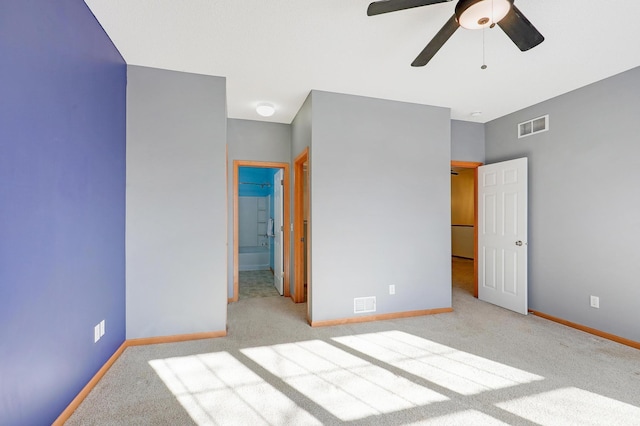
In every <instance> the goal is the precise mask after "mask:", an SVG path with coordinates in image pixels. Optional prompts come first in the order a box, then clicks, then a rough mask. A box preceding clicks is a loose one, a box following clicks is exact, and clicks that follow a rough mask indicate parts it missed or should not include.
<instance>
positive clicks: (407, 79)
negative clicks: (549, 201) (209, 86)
mask: <svg viewBox="0 0 640 426" xmlns="http://www.w3.org/2000/svg"><path fill="white" fill-rule="evenodd" d="M85 1H86V3H87V4H88V6H89V7H90V8H91V10H92V11H93V13H94V14H95V16H96V18H97V19H98V21H99V22H100V24H101V25H102V26H103V27H104V29H105V31H106V32H107V34H108V35H109V36H110V37H111V39H112V40H113V42H114V44H115V45H116V47H117V48H118V50H119V51H120V53H121V54H122V56H123V57H124V59H125V61H126V62H127V63H128V64H130V65H142V66H148V67H156V68H164V69H168V70H176V71H185V72H191V73H198V74H207V75H215V76H223V77H226V78H227V106H228V115H229V117H230V118H242V119H249V120H263V121H273V122H280V123H290V122H291V120H292V119H293V118H294V117H295V114H296V113H297V112H298V109H299V108H300V106H301V105H302V103H303V101H304V100H305V98H306V96H307V95H308V93H309V91H310V90H314V89H315V90H325V91H331V92H339V93H347V94H354V95H362V96H370V97H375V98H383V99H392V100H398V101H405V102H413V103H420V104H427V105H437V106H443V107H449V108H451V117H452V118H454V119H459V120H467V121H477V122H486V121H489V120H492V119H495V118H498V117H501V116H503V115H505V114H508V113H511V112H513V111H517V110H519V109H522V108H524V107H527V106H529V105H532V104H535V103H538V102H540V101H543V100H546V99H549V98H551V97H554V96H557V95H560V94H562V93H566V92H568V91H571V90H573V89H576V88H579V87H582V86H584V85H586V84H589V83H592V82H595V81H598V80H601V79H603V78H606V77H609V76H611V75H614V74H617V73H619V72H622V71H625V70H628V69H631V68H634V67H636V66H639V65H640V25H639V24H638V18H640V2H639V1H637V0H618V1H605V0H599V1H595V0H562V1H561V0H516V1H515V4H516V5H517V6H518V8H519V9H520V10H521V11H522V12H523V13H524V14H525V16H526V17H527V18H528V19H529V20H530V21H531V22H532V23H533V24H534V25H535V27H536V28H537V29H538V30H539V31H540V32H541V33H542V34H543V35H544V36H545V39H546V40H545V41H544V42H543V43H542V44H541V45H539V46H537V47H535V48H533V49H532V50H530V51H528V52H524V53H523V52H520V50H518V48H516V46H515V45H514V44H513V43H512V42H511V40H510V39H509V38H508V37H507V36H506V34H504V33H503V32H502V30H501V29H499V28H498V27H495V28H494V29H492V30H486V31H485V50H486V60H485V62H486V64H487V65H488V68H487V69H486V70H481V69H480V66H481V65H482V62H483V61H482V50H483V49H482V30H476V31H470V30H465V29H462V28H460V29H459V30H458V31H457V32H456V33H455V34H454V35H453V36H452V37H451V39H449V41H448V42H447V44H445V46H444V47H443V48H442V49H441V50H440V51H439V52H438V54H437V55H436V56H435V57H434V58H433V60H432V61H431V62H430V63H429V64H427V65H426V66H425V67H422V68H414V67H411V66H410V64H411V62H412V61H413V59H414V58H415V57H416V56H417V55H418V53H420V51H421V50H422V49H423V48H424V46H425V45H426V44H427V43H428V42H429V40H431V38H432V37H433V35H434V34H435V33H436V32H437V31H438V30H439V29H440V28H441V27H442V25H443V24H444V22H445V21H446V20H447V19H448V18H449V17H450V16H451V15H452V14H453V10H454V8H455V2H447V3H440V4H436V5H431V6H425V7H420V8H414V9H409V10H404V11H399V12H393V13H388V14H384V15H378V16H374V17H368V16H367V15H366V10H367V6H368V4H369V3H370V0H349V1H346V0H85ZM634 90H638V88H634ZM264 101H267V102H271V103H273V104H274V105H275V106H276V108H277V112H276V114H275V115H274V116H273V117H270V118H268V119H265V118H262V117H260V116H258V115H257V113H256V112H255V106H256V104H257V103H259V102H264ZM474 111H482V115H480V116H478V117H472V116H471V115H470V114H471V113H472V112H474Z"/></svg>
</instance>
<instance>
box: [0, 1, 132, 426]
mask: <svg viewBox="0 0 640 426" xmlns="http://www.w3.org/2000/svg"><path fill="white" fill-rule="evenodd" d="M0 57H1V58H2V66H1V67H0V424H3V425H5V424H7V425H44V424H50V423H51V422H52V421H54V420H55V419H56V418H57V417H58V416H59V415H60V413H61V412H62V411H63V410H64V409H65V408H66V406H67V405H68V404H69V403H70V402H71V400H72V399H73V398H74V397H75V396H76V395H77V394H78V392H79V391H80V390H81V389H82V388H83V387H84V386H85V385H86V384H87V382H88V381H89V380H90V379H91V377H93V375H94V374H95V373H96V372H97V370H98V369H99V368H100V367H101V366H102V365H103V364H104V363H105V362H106V361H107V360H108V359H109V357H110V356H111V355H112V354H113V353H114V352H115V351H116V349H117V348H118V347H119V346H120V345H121V344H122V342H123V341H124V339H125V299H124V297H125V257H124V235H125V234H124V227H125V139H126V129H125V123H126V115H125V114H126V111H125V109H126V103H125V101H126V99H125V92H126V65H125V62H124V60H123V59H122V57H121V56H120V54H119V53H118V51H117V50H116V48H115V47H114V46H113V44H112V43H111V41H110V40H109V38H108V37H107V35H106V34H105V33H104V31H103V30H102V27H101V26H100V25H99V24H98V22H97V21H96V19H95V18H94V16H93V15H92V13H91V11H90V10H89V9H88V7H87V6H86V5H85V3H84V2H83V1H82V0H56V1H49V0H20V1H3V2H2V3H1V5H0ZM101 320H106V334H105V335H104V336H103V337H102V339H101V340H100V341H98V342H97V343H94V341H93V328H94V326H95V325H96V324H98V323H99V322H100V321H101Z"/></svg>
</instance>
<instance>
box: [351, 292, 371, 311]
mask: <svg viewBox="0 0 640 426" xmlns="http://www.w3.org/2000/svg"><path fill="white" fill-rule="evenodd" d="M375 311H376V297H375V296H371V297H356V298H355V299H353V313H354V314H361V313H363V312H375Z"/></svg>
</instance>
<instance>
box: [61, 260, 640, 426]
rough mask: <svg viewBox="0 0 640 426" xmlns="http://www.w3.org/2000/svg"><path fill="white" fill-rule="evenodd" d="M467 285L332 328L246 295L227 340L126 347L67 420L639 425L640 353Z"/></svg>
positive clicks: (286, 304) (231, 311)
mask: <svg viewBox="0 0 640 426" xmlns="http://www.w3.org/2000/svg"><path fill="white" fill-rule="evenodd" d="M460 263H463V265H462V266H461V267H462V268H465V267H466V268H468V262H456V260H455V259H454V260H453V265H454V274H453V275H454V283H455V281H456V279H457V278H459V275H457V274H456V273H455V269H456V264H458V266H460ZM472 265H473V263H472V262H471V268H472V267H473V266H472ZM467 275H468V274H467ZM471 276H473V275H472V274H471ZM461 287H464V285H463V283H462V282H461V283H459V285H455V284H454V286H453V307H454V312H452V313H447V314H440V315H432V316H424V317H414V318H406V319H398V320H389V321H378V322H370V323H361V324H350V325H343V326H335V327H324V328H311V327H309V325H308V324H307V322H306V305H305V304H297V305H296V304H294V303H292V302H291V300H290V299H288V298H284V297H259V298H246V299H241V300H240V301H239V302H237V303H233V304H230V305H229V308H228V332H229V334H228V336H227V337H224V338H219V339H206V340H199V341H190V342H182V343H170V344H159V345H150V346H140V347H130V348H127V349H126V350H125V352H124V353H123V354H122V356H121V357H120V358H119V359H118V360H117V361H116V363H115V364H114V365H113V367H112V368H111V369H110V370H109V371H108V372H107V374H106V375H105V376H104V378H103V379H102V380H101V381H100V382H99V383H98V385H97V386H96V387H95V388H94V390H93V391H92V392H91V393H90V394H89V396H88V397H87V398H86V399H85V401H84V402H83V403H82V404H81V405H80V407H79V408H78V409H77V410H76V412H75V413H74V415H73V416H72V417H71V418H70V419H69V421H68V423H67V424H68V425H194V424H198V425H214V424H217V425H234V424H237V425H252V426H253V425H268V424H270V425H310V424H329V425H333V424H336V425H337V424H350V425H418V424H434V425H464V426H468V425H498V424H500V425H504V424H509V425H526V426H534V425H553V426H555V425H639V424H640V351H638V350H636V349H632V348H629V347H626V346H622V345H619V344H617V343H614V342H611V341H607V340H604V339H601V338H598V337H595V336H592V335H589V334H586V333H583V332H580V331H577V330H574V329H571V328H567V327H564V326H562V325H559V324H556V323H553V322H550V321H547V320H544V319H541V318H539V317H535V316H531V315H529V316H523V315H519V314H515V313H513V312H510V311H507V310H504V309H501V308H498V307H496V306H493V305H490V304H487V303H483V302H481V301H479V300H477V299H475V298H473V297H472V296H471V295H470V294H469V292H468V291H466V290H464V289H463V288H461Z"/></svg>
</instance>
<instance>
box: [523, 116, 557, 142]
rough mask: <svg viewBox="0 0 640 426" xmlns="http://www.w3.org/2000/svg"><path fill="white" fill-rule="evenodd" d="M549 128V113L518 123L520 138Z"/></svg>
mask: <svg viewBox="0 0 640 426" xmlns="http://www.w3.org/2000/svg"><path fill="white" fill-rule="evenodd" d="M547 130H549V114H547V115H543V116H542V117H538V118H534V119H533V120H529V121H525V122H524V123H520V124H518V139H520V138H524V137H526V136H531V135H535V134H536V133H540V132H546V131H547Z"/></svg>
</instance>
